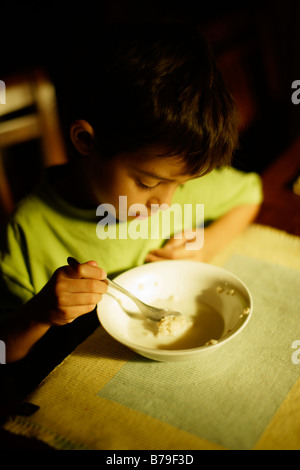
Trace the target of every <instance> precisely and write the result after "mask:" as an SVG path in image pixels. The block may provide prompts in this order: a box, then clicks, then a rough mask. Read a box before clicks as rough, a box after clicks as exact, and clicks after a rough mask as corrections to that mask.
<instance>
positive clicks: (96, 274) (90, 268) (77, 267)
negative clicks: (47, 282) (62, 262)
mask: <svg viewBox="0 0 300 470" xmlns="http://www.w3.org/2000/svg"><path fill="white" fill-rule="evenodd" d="M68 263H69V266H67V267H66V271H67V274H68V275H70V276H71V277H73V278H75V279H98V280H100V281H101V280H103V279H105V278H106V276H107V274H106V272H105V271H104V269H102V268H100V267H99V266H98V264H97V263H96V261H88V262H86V263H82V264H80V263H78V262H77V261H76V260H74V258H68Z"/></svg>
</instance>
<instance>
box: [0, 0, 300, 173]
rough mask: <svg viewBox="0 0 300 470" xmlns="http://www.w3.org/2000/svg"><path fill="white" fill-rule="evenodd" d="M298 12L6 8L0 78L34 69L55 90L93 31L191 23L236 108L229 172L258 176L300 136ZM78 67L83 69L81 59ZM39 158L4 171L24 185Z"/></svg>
mask: <svg viewBox="0 0 300 470" xmlns="http://www.w3.org/2000/svg"><path fill="white" fill-rule="evenodd" d="M299 13H300V2H299V1H298V0H260V1H255V0H252V1H242V0H240V1H239V2H237V1H233V0H231V1H230V0H228V1H203V0H194V1H193V2H189V1H175V0H173V1H172V2H171V1H162V0H160V1H158V0H143V1H141V0H106V1H100V2H99V1H93V2H89V1H82V2H74V3H71V2H60V3H59V2H22V3H19V2H13V1H10V2H5V4H2V5H1V11H0V14H1V21H0V23H1V24H0V79H3V80H5V78H6V77H7V76H11V75H14V74H16V73H19V72H20V71H24V70H25V71H26V70H29V69H31V68H34V67H37V66H38V67H42V68H45V69H46V70H47V71H49V73H50V75H51V77H52V78H53V79H54V80H55V82H56V83H58V84H59V81H60V78H61V77H60V64H61V63H62V61H64V60H65V59H66V57H67V56H68V54H69V53H70V51H71V49H73V48H76V45H77V44H78V42H80V40H81V38H82V37H84V36H85V35H86V34H87V33H88V32H89V31H91V30H92V29H100V28H101V27H103V25H105V24H107V23H112V22H116V21H127V20H129V21H130V20H139V19H143V20H145V19H152V18H159V17H165V16H169V17H175V18H192V19H193V20H196V21H197V22H199V24H200V25H201V27H202V29H203V32H204V34H205V35H206V37H207V39H208V41H209V42H210V43H211V45H212V48H213V50H214V52H215V55H216V56H217V60H218V63H219V66H220V68H221V70H222V72H223V76H224V78H225V81H226V83H227V85H228V88H229V89H230V91H231V92H232V94H233V95H234V97H235V98H236V101H237V104H238V107H239V111H240V116H241V127H240V149H239V150H238V152H237V153H236V155H235V159H234V166H236V167H238V168H240V169H243V170H245V171H257V172H259V173H262V172H263V171H264V170H265V169H266V168H267V167H268V166H269V165H270V163H271V162H272V161H274V160H275V159H276V157H277V156H278V155H280V153H282V151H283V150H284V149H285V148H287V147H288V146H289V144H290V143H291V142H292V141H293V140H294V139H295V138H296V137H297V135H298V134H299V131H300V106H299V107H297V106H295V105H293V104H292V102H291V94H292V89H291V84H292V82H293V81H294V80H297V79H300V70H299V69H300V60H299V56H300V28H299V24H298V23H300V19H299ZM298 49H299V51H298ZM79 60H80V61H81V63H82V67H84V66H85V58H84V57H80V58H79ZM38 153H39V146H38V145H35V143H27V144H24V145H22V146H18V148H15V149H12V150H11V151H10V155H9V164H8V165H9V166H10V167H13V168H14V169H16V168H20V169H21V170H20V171H21V173H22V178H24V174H25V173H26V172H27V173H28V179H30V174H29V173H34V168H35V167H36V168H37V167H38V165H39V156H38ZM25 162H26V166H25ZM31 162H32V163H31ZM28 168H29V169H28ZM24 172H25V173H24ZM12 173H14V174H15V175H16V174H17V172H16V171H15V172H12ZM13 178H14V177H13Z"/></svg>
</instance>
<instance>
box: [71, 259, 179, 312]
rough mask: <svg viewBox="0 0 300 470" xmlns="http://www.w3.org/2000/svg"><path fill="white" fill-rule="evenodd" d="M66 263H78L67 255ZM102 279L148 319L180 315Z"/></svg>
mask: <svg viewBox="0 0 300 470" xmlns="http://www.w3.org/2000/svg"><path fill="white" fill-rule="evenodd" d="M68 263H69V265H70V266H76V265H78V264H80V263H79V261H77V260H76V259H75V258H72V257H68ZM104 281H106V282H107V284H108V285H109V286H110V287H112V288H114V289H116V290H118V291H119V292H122V294H125V295H126V296H127V297H129V298H130V299H131V300H132V301H133V302H134V303H135V304H136V305H137V306H138V308H139V310H140V312H141V313H142V314H143V315H144V316H145V317H147V318H149V319H150V320H153V321H160V320H161V319H162V318H164V317H167V316H170V315H174V316H175V317H181V316H182V315H181V313H180V312H176V311H175V310H171V309H169V308H157V307H153V306H152V305H148V304H145V303H144V302H142V301H141V300H140V299H138V298H137V297H136V296H135V295H133V294H132V293H131V292H129V291H128V290H127V289H124V287H122V286H120V285H119V284H117V283H116V282H114V281H111V280H110V279H108V278H107V277H106V278H105V279H104Z"/></svg>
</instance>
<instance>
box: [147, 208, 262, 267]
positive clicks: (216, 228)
mask: <svg viewBox="0 0 300 470" xmlns="http://www.w3.org/2000/svg"><path fill="white" fill-rule="evenodd" d="M259 208H260V204H246V205H241V206H237V207H235V208H233V209H231V210H230V211H229V212H227V214H225V215H223V216H222V217H220V218H219V219H218V220H216V221H215V222H213V223H212V224H211V225H209V226H208V227H207V228H205V229H204V245H203V247H202V248H201V249H193V250H187V249H186V244H187V242H189V241H190V240H188V239H187V238H185V237H184V234H183V236H182V238H181V239H175V238H171V239H170V240H169V241H168V242H167V243H166V245H165V246H164V247H163V248H160V249H157V250H153V251H151V252H150V253H149V254H148V255H147V257H146V261H148V262H150V261H162V260H165V259H190V260H195V261H202V262H209V261H210V260H211V259H212V258H213V257H214V256H215V255H216V254H217V253H218V252H219V251H221V250H222V249H223V248H225V247H226V245H227V244H228V243H229V242H230V241H231V240H232V239H233V238H235V237H236V236H237V235H239V234H240V233H241V232H242V231H243V230H244V229H245V228H246V227H247V226H248V225H249V224H250V223H251V222H253V220H254V219H255V217H256V216H257V214H258V211H259ZM199 230H200V229H199ZM200 238H201V239H202V237H200Z"/></svg>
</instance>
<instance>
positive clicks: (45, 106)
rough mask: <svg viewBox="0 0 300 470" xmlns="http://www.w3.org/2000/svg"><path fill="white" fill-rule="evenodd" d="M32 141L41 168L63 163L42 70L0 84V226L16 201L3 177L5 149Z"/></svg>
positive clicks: (54, 111)
mask: <svg viewBox="0 0 300 470" xmlns="http://www.w3.org/2000/svg"><path fill="white" fill-rule="evenodd" d="M1 78H2V77H1ZM36 139H39V140H40V141H41V143H42V146H41V148H42V151H41V159H42V162H41V164H42V166H50V165H56V164H61V163H64V162H66V161H67V157H66V152H65V147H64V142H63V137H62V133H61V129H60V125H59V119H58V113H57V107H56V95H55V88H54V86H53V84H52V82H51V81H50V80H49V78H48V77H47V75H46V74H45V73H44V72H43V71H42V70H34V71H32V72H30V73H26V74H25V73H24V74H20V75H17V76H13V77H8V78H7V79H4V80H2V81H1V100H0V212H1V215H2V216H1V219H2V220H1V222H2V224H3V221H4V220H3V219H5V218H7V217H9V215H10V214H11V212H12V210H13V208H14V206H15V202H16V201H15V200H14V195H13V192H12V190H11V181H10V180H9V177H8V175H7V171H6V166H5V161H4V160H5V159H4V155H5V153H6V151H7V149H8V148H9V147H12V146H14V145H17V144H22V143H24V142H28V141H31V140H36ZM24 158H26V156H24ZM29 171H30V168H29ZM25 177H26V175H25ZM2 224H1V225H2Z"/></svg>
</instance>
